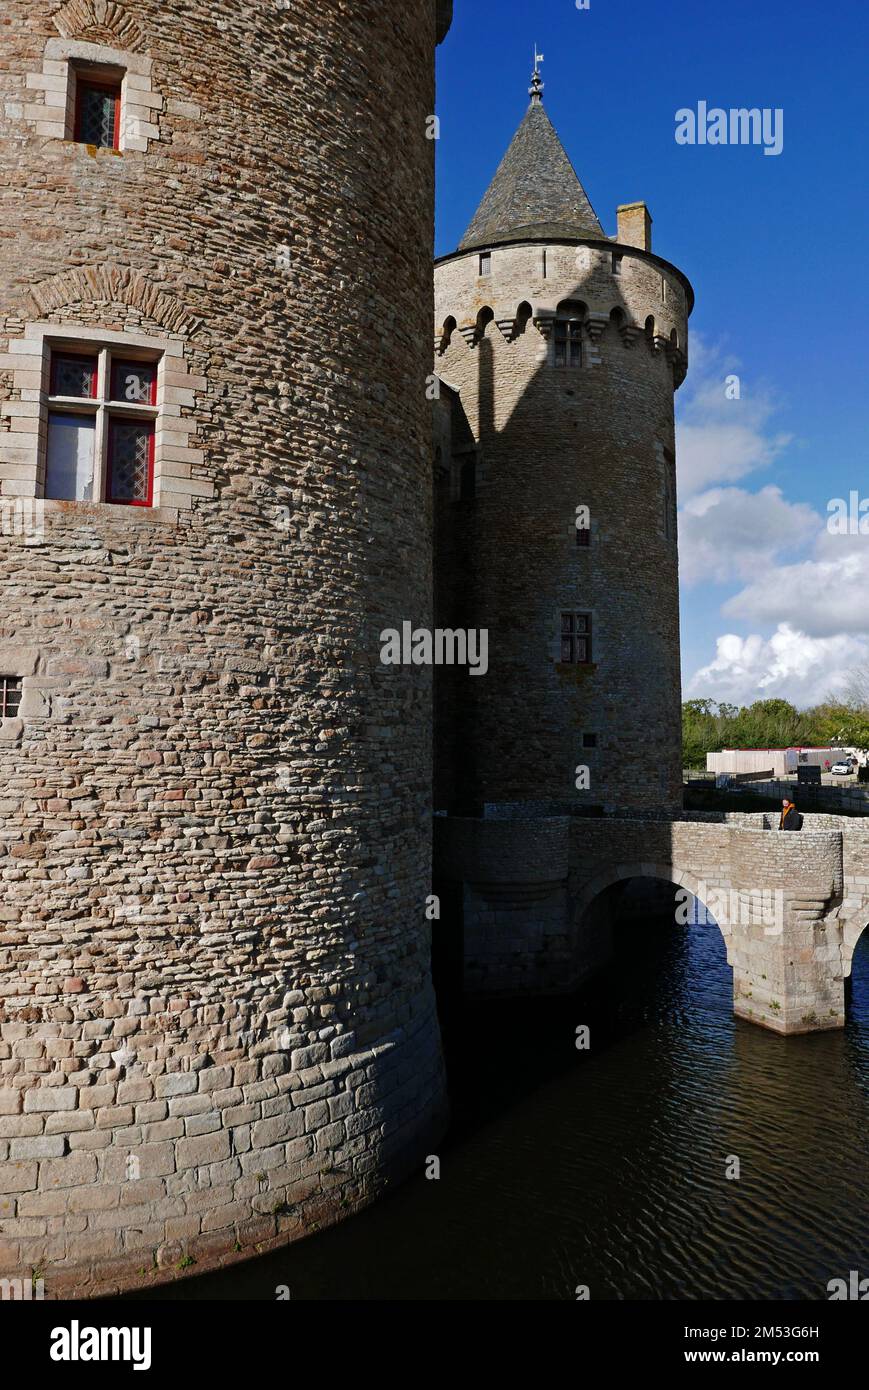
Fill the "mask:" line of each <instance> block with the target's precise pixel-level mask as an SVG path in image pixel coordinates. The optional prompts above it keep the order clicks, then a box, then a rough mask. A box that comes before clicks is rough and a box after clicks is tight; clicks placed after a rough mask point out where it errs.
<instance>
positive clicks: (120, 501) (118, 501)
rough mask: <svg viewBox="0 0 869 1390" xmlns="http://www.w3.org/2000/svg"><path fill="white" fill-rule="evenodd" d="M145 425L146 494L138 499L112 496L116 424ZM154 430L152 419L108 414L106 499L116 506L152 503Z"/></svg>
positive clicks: (147, 504) (144, 505)
mask: <svg viewBox="0 0 869 1390" xmlns="http://www.w3.org/2000/svg"><path fill="white" fill-rule="evenodd" d="M132 424H136V425H147V426H148V429H149V436H148V496H147V497H144V498H140V499H136V498H131V497H114V496H113V495H112V462H113V457H114V452H115V429H116V428H117V426H118V425H132ZM155 437H156V430H155V428H154V421H153V420H140V419H137V417H136V416H132V417H130V416H126V415H112V416H109V437H108V456H107V458H106V501H107V502H111V503H113V504H114V505H115V506H116V507H151V506H153V505H154V503H153V498H154V442H155Z"/></svg>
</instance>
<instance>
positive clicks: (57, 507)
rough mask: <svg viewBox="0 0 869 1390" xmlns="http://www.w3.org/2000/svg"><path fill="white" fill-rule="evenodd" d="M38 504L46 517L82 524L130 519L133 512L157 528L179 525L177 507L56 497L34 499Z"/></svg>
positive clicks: (143, 521) (142, 520) (141, 519)
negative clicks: (135, 505) (63, 517)
mask: <svg viewBox="0 0 869 1390" xmlns="http://www.w3.org/2000/svg"><path fill="white" fill-rule="evenodd" d="M34 500H35V501H36V502H37V504H39V503H41V505H42V507H43V508H44V509H45V514H46V515H58V514H59V515H65V516H68V517H69V519H70V521H74V522H82V521H90V520H91V519H93V520H94V521H98V520H100V519H103V520H106V521H120V520H121V518H122V517H126V518H129V517H130V513H131V512H132V513H133V515H134V516H137V517H138V518H139V520H140V521H141V522H142V523H145V522H147V523H149V524H151V525H155V526H160V525H162V526H174V525H177V523H178V508H177V507H129V506H124V505H123V504H122V503H118V502H77V501H72V500H65V501H62V500H60V499H59V498H56V497H45V498H36V499H34Z"/></svg>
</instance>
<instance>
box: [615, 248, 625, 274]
mask: <svg viewBox="0 0 869 1390" xmlns="http://www.w3.org/2000/svg"><path fill="white" fill-rule="evenodd" d="M622 260H623V257H622V256H620V255H618V254H617V253H615V252H613V275H621V273H622Z"/></svg>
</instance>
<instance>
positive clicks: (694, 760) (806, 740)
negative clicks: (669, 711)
mask: <svg viewBox="0 0 869 1390" xmlns="http://www.w3.org/2000/svg"><path fill="white" fill-rule="evenodd" d="M799 745H803V746H806V747H816V748H826V747H849V748H861V749H869V669H867V670H866V671H865V672H858V673H857V674H856V675H855V676H854V677H853V678H852V680H851V682H850V684H849V686H848V688H847V690H846V692H845V694H844V695H843V696H840V697H838V698H836V699H830V700H826V701H824V703H823V704H820V705H814V706H813V707H812V708H811V709H805V710H799V709H797V708H796V706H795V705H792V704H790V703H789V701H787V700H778V699H775V700H755V702H754V704H752V705H742V706H738V705H729V704H727V703H726V702H724V701H718V700H687V701H686V702H685V703H684V704H683V706H682V757H683V766H684V767H690V768H704V769H705V767H706V754H707V753H719V752H720V751H721V749H722V748H793V747H795V746H799Z"/></svg>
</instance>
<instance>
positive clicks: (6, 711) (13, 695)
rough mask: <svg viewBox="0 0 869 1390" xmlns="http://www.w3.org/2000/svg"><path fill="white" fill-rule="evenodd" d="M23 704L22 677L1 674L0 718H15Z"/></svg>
mask: <svg viewBox="0 0 869 1390" xmlns="http://www.w3.org/2000/svg"><path fill="white" fill-rule="evenodd" d="M20 704H21V677H20V676H0V719H14V718H15V716H16V715H17V713H18V706H19V705H20Z"/></svg>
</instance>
